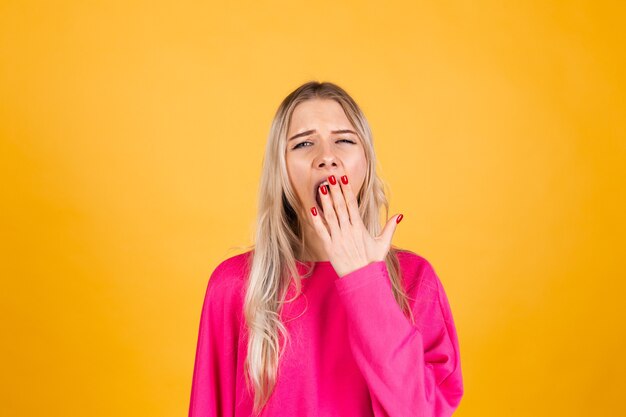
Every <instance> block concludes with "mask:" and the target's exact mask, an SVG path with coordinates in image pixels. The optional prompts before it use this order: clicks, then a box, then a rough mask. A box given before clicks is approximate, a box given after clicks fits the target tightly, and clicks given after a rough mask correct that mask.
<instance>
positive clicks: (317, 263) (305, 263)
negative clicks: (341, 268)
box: [296, 259, 332, 266]
mask: <svg viewBox="0 0 626 417" xmlns="http://www.w3.org/2000/svg"><path fill="white" fill-rule="evenodd" d="M296 263H298V264H300V265H309V264H312V265H315V266H332V264H331V263H330V261H301V260H298V259H296Z"/></svg>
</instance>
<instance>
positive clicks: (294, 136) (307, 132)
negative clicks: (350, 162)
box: [287, 129, 358, 142]
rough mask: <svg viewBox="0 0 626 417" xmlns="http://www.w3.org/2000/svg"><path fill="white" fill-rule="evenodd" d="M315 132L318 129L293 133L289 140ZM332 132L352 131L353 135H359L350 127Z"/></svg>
mask: <svg viewBox="0 0 626 417" xmlns="http://www.w3.org/2000/svg"><path fill="white" fill-rule="evenodd" d="M313 133H317V130H315V129H313V130H307V131H306V132H302V133H298V134H296V135H293V136H292V137H290V138H289V140H288V141H287V142H289V141H290V140H293V139H296V138H300V137H302V136H309V135H312V134H313ZM331 133H352V134H353V135H355V136H358V135H357V134H356V132H354V131H353V130H350V129H341V130H333V131H332V132H331Z"/></svg>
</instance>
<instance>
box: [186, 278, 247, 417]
mask: <svg viewBox="0 0 626 417" xmlns="http://www.w3.org/2000/svg"><path fill="white" fill-rule="evenodd" d="M235 279H236V278H235V277H234V276H232V274H229V273H227V272H226V271H225V270H224V268H220V266H218V267H217V268H216V269H215V271H214V272H213V274H211V277H210V278H209V282H208V285H207V290H206V294H205V297H204V303H203V306H202V314H201V316H200V326H199V330H198V343H197V347H196V357H195V364H194V370H193V379H192V385H191V400H190V404H189V417H218V416H219V417H222V416H233V415H234V404H235V377H236V355H237V341H238V338H239V321H238V315H237V314H236V310H235V306H236V299H235V297H234V296H233V295H234V293H235V292H234V291H233V288H235Z"/></svg>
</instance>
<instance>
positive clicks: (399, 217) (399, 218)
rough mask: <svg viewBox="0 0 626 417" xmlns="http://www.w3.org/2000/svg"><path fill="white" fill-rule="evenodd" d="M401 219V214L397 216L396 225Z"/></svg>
mask: <svg viewBox="0 0 626 417" xmlns="http://www.w3.org/2000/svg"><path fill="white" fill-rule="evenodd" d="M403 217H404V215H403V214H401V215H399V216H398V218H397V219H396V224H398V223H400V221H401V220H402V218H403Z"/></svg>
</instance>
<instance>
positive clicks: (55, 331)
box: [0, 1, 626, 417]
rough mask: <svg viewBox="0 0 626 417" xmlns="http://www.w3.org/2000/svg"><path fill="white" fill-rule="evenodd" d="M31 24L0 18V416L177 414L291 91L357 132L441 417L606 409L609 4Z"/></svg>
mask: <svg viewBox="0 0 626 417" xmlns="http://www.w3.org/2000/svg"><path fill="white" fill-rule="evenodd" d="M52 3H53V2H33V1H20V2H17V1H4V2H2V4H0V175H1V177H2V187H1V190H2V191H1V193H0V194H1V197H0V198H1V201H2V209H1V216H0V233H1V234H2V237H1V239H0V242H1V245H2V246H1V247H0V257H1V264H2V265H1V268H2V290H1V291H0V317H1V320H2V321H1V326H0V329H1V330H0V331H1V335H2V343H1V344H0V356H1V358H2V372H1V374H2V378H1V381H2V386H1V387H0V414H1V415H3V416H4V415H6V416H39V415H46V416H69V415H72V416H92V417H93V416H137V415H145V416H148V415H149V416H180V415H184V414H185V413H186V412H187V406H188V400H189V392H190V382H191V373H192V369H193V355H194V353H195V343H196V337H197V326H198V320H199V314H200V308H201V303H202V300H203V297H204V290H205V288H206V283H207V279H208V277H209V275H210V273H211V272H212V270H213V268H214V267H215V266H216V265H217V264H218V263H219V262H220V261H221V260H223V259H225V257H227V256H232V255H234V254H236V253H237V252H236V251H232V250H231V251H229V250H228V249H229V248H230V247H232V246H236V245H246V244H250V243H252V241H251V238H252V227H253V220H254V216H255V204H256V192H257V185H258V177H259V170H260V165H261V159H262V152H263V150H264V145H265V140H266V137H267V133H268V129H269V124H270V122H271V118H272V116H273V113H274V110H275V109H276V107H277V106H278V104H279V103H280V101H281V100H282V99H283V98H284V96H285V95H286V94H287V93H289V92H290V91H291V90H292V89H294V88H295V87H297V86H298V85H299V84H301V83H303V82H305V81H308V80H310V79H317V80H328V81H333V82H336V83H338V84H339V85H341V86H343V87H344V88H346V89H347V90H348V92H350V93H351V94H352V95H353V96H354V97H355V99H356V100H357V101H358V102H359V103H360V104H361V106H362V107H363V109H364V111H365V112H366V115H367V116H368V117H369V120H370V123H371V125H372V128H373V131H374V135H375V146H376V149H377V151H378V156H379V159H380V167H381V168H382V169H381V171H380V174H381V175H382V176H383V178H384V179H385V180H386V181H387V182H388V183H389V184H390V186H391V196H390V198H391V212H392V214H395V213H398V212H402V213H404V215H405V219H404V220H403V222H402V223H401V224H400V225H399V227H398V230H397V232H396V235H395V236H394V243H395V244H397V245H399V246H401V247H406V248H408V249H411V250H414V251H416V252H418V253H421V254H422V255H423V256H425V257H426V258H427V259H429V260H430V261H431V262H432V263H433V265H434V266H435V268H436V270H437V271H438V273H439V275H440V277H441V279H442V281H443V283H444V285H445V288H446V291H447V293H448V296H449V299H450V302H451V305H452V308H453V313H454V315H455V320H456V323H457V328H458V332H459V338H460V345H461V349H462V352H461V353H462V357H461V358H462V367H463V372H464V377H465V387H466V393H465V397H464V398H463V401H462V403H461V406H460V408H459V410H458V412H457V414H456V415H458V416H480V417H486V416H498V417H500V416H535V417H539V416H557V415H559V416H565V415H567V416H589V415H615V414H614V413H612V412H611V410H617V409H619V408H621V407H622V406H623V393H624V391H625V389H626V384H625V383H624V381H625V379H624V374H625V373H626V366H625V363H624V362H625V361H624V356H623V352H624V349H625V347H626V346H625V331H624V330H625V327H626V326H625V325H624V319H625V317H624V316H625V313H624V308H623V306H624V301H623V294H624V289H625V285H624V280H625V279H626V274H625V273H624V266H623V262H624V259H625V256H624V255H625V253H624V252H625V250H624V249H625V247H626V244H625V242H624V236H625V234H626V227H625V225H626V221H625V220H624V213H625V212H626V210H625V209H626V204H625V192H624V188H625V187H624V183H625V181H624V179H625V178H626V175H625V172H624V165H626V132H625V122H624V117H625V112H624V110H625V107H626V105H625V99H624V97H625V94H626V88H625V82H624V81H625V80H624V74H625V73H626V68H625V67H626V66H625V65H624V60H625V58H624V57H625V56H626V54H625V53H624V45H625V44H626V42H625V41H626V39H625V36H624V31H623V29H622V28H621V27H623V22H624V19H625V18H626V13H625V7H624V2H615V4H609V3H605V4H600V3H601V2H594V1H586V2H585V1H579V2H571V1H562V2H544V1H534V2H533V1H528V2H502V1H445V2H419V3H420V4H417V5H416V2H405V3H393V2H385V4H387V7H386V8H383V7H382V2H361V1H353V2H347V3H343V4H337V3H336V2H331V1H322V2H314V3H310V4H307V5H297V2H292V1H289V2H284V3H280V4H279V3H278V2H250V4H249V5H247V6H245V7H243V6H242V5H226V4H228V2H215V4H211V3H210V2H181V1H177V2H173V1H172V2H169V3H168V2H162V1H161V2H155V1H146V2H138V1H117V2H114V1H103V2H100V4H97V5H96V4H93V3H94V2H86V1H65V2H54V3H56V4H52ZM514 3H522V5H520V4H514Z"/></svg>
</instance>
